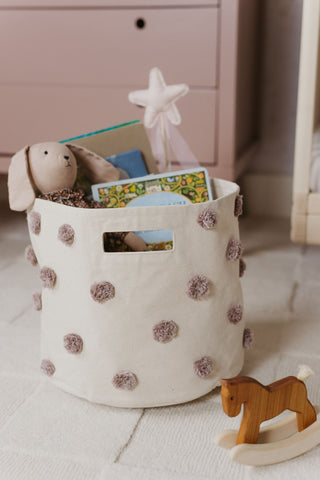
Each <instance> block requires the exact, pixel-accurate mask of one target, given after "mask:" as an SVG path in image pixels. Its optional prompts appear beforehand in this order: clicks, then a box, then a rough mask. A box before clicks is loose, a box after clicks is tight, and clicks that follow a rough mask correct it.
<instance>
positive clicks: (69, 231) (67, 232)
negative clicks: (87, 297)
mask: <svg viewBox="0 0 320 480" xmlns="http://www.w3.org/2000/svg"><path fill="white" fill-rule="evenodd" d="M58 240H60V241H61V242H62V243H64V244H65V245H72V244H73V242H74V230H73V228H72V227H71V225H68V224H67V223H65V224H63V225H61V227H60V228H59V230H58Z"/></svg>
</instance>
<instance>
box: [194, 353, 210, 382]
mask: <svg viewBox="0 0 320 480" xmlns="http://www.w3.org/2000/svg"><path fill="white" fill-rule="evenodd" d="M193 370H194V373H195V374H196V375H198V377H200V378H205V377H207V376H208V375H210V373H211V372H212V370H213V361H212V358H210V357H208V356H204V357H202V358H200V360H197V361H196V362H194V364H193Z"/></svg>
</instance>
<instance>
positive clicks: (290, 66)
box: [250, 0, 303, 174]
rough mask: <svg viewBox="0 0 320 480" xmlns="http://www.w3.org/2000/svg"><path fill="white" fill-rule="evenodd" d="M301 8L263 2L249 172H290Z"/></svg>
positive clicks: (294, 1) (296, 1)
mask: <svg viewBox="0 0 320 480" xmlns="http://www.w3.org/2000/svg"><path fill="white" fill-rule="evenodd" d="M253 1H255V0H253ZM302 4H303V0H263V16H262V52H261V55H262V57H261V83H260V119H259V122H260V128H259V130H260V146H259V149H258V152H257V156H256V158H255V160H254V162H253V164H252V165H251V167H250V172H254V173H267V174H275V173H280V174H291V173H292V171H293V156H294V137H295V120H296V102H297V86H298V69H299V51H300V29H301V14H302Z"/></svg>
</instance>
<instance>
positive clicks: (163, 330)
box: [152, 320, 178, 343]
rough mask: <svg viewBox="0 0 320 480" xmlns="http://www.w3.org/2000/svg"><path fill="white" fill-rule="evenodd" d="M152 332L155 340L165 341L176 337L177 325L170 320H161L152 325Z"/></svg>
mask: <svg viewBox="0 0 320 480" xmlns="http://www.w3.org/2000/svg"><path fill="white" fill-rule="evenodd" d="M152 332H153V338H154V339H155V340H156V341H157V342H161V343H166V342H169V341H170V340H172V339H173V338H174V337H176V335H177V333H178V326H177V324H176V323H175V322H173V321H172V320H162V321H161V322H159V323H157V324H156V325H155V326H154V327H153V329H152Z"/></svg>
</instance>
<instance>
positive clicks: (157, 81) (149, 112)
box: [129, 67, 189, 128]
mask: <svg viewBox="0 0 320 480" xmlns="http://www.w3.org/2000/svg"><path fill="white" fill-rule="evenodd" d="M188 91H189V87H188V85H186V84H185V83H181V84H178V85H166V83H165V81H164V78H163V75H162V73H161V71H160V70H159V68H157V67H155V68H152V70H150V74H149V88H148V90H136V91H135V92H130V93H129V101H130V102H131V103H134V104H136V105H139V106H142V107H145V108H146V110H145V114H144V121H143V123H144V126H145V127H147V128H151V127H153V126H154V125H155V123H156V121H157V120H158V118H159V117H160V119H161V117H162V118H163V117H166V118H167V119H168V120H169V121H170V122H171V123H172V124H173V125H180V123H181V116H180V113H179V111H178V109H177V107H176V105H175V102H176V101H177V100H178V99H179V98H180V97H183V96H184V95H186V94H187V93H188Z"/></svg>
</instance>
